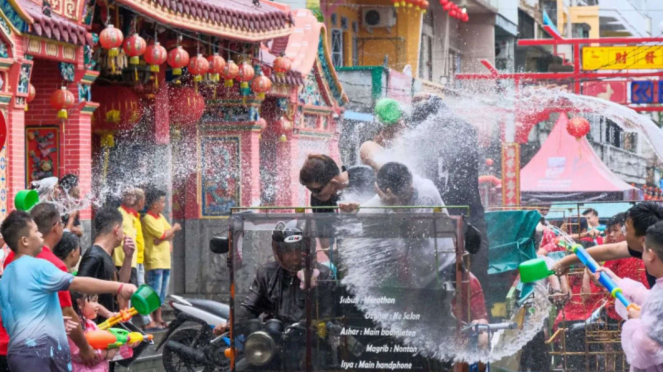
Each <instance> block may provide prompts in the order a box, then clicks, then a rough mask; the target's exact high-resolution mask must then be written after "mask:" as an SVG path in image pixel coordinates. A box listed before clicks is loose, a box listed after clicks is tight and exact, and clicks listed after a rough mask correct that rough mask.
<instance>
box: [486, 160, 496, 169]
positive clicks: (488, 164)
mask: <svg viewBox="0 0 663 372" xmlns="http://www.w3.org/2000/svg"><path fill="white" fill-rule="evenodd" d="M493 163H494V162H493V159H491V158H488V159H486V166H488V167H492V166H493Z"/></svg>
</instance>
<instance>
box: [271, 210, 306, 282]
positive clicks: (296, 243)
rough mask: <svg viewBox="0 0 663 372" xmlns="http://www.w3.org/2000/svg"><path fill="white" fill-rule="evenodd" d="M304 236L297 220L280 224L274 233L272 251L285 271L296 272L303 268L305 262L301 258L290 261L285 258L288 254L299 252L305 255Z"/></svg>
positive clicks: (290, 259)
mask: <svg viewBox="0 0 663 372" xmlns="http://www.w3.org/2000/svg"><path fill="white" fill-rule="evenodd" d="M303 242H304V235H303V234H302V230H301V229H300V228H299V227H298V226H297V220H292V221H290V222H288V223H285V222H278V223H277V224H276V226H275V227H274V231H273V232H272V250H273V252H274V258H275V259H276V261H277V262H278V263H279V264H280V265H281V267H283V268H284V269H286V270H288V271H291V272H296V271H299V270H300V269H301V268H302V267H303V263H304V261H303V260H302V259H301V256H297V258H296V259H295V258H292V257H293V256H289V257H290V258H289V259H286V258H285V257H284V255H285V254H287V253H292V252H298V253H303Z"/></svg>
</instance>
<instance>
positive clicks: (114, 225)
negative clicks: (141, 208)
mask: <svg viewBox="0 0 663 372" xmlns="http://www.w3.org/2000/svg"><path fill="white" fill-rule="evenodd" d="M94 231H95V232H96V233H97V236H96V238H95V239H94V245H92V247H91V248H90V249H88V250H87V252H85V254H84V255H83V258H82V259H81V263H80V265H79V267H78V274H77V275H78V276H88V277H92V278H97V279H102V280H112V281H120V280H119V274H118V272H117V269H116V268H115V263H113V258H112V256H111V254H112V253H113V250H114V249H115V247H118V246H120V243H122V241H123V240H124V238H125V237H124V232H123V231H122V214H121V213H120V212H119V211H118V210H117V209H113V208H103V209H101V210H99V211H98V212H97V213H96V216H95V218H94ZM123 249H124V255H125V257H124V260H125V261H127V260H128V262H129V266H130V265H131V259H132V257H133V254H134V251H135V246H134V245H133V244H124V247H123ZM124 266H126V265H124ZM99 304H101V305H103V307H105V308H106V309H107V310H108V311H105V310H104V309H100V312H99V317H97V322H98V323H101V322H103V321H105V320H106V319H107V318H108V317H109V316H110V315H111V313H115V312H117V311H119V308H118V305H117V302H116V301H115V296H113V295H112V294H101V295H99Z"/></svg>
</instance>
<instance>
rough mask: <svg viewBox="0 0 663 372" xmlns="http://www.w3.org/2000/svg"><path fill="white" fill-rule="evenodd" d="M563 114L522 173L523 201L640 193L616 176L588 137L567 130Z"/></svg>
mask: <svg viewBox="0 0 663 372" xmlns="http://www.w3.org/2000/svg"><path fill="white" fill-rule="evenodd" d="M568 120H569V119H568V117H567V116H566V114H564V113H562V114H560V115H559V119H558V120H557V123H555V127H554V128H553V130H552V132H551V133H550V136H549V137H548V139H547V140H546V142H545V143H544V144H543V145H542V146H541V149H540V150H539V152H537V153H536V155H535V156H534V158H532V160H531V161H530V162H529V163H528V164H527V165H526V166H525V167H524V168H523V169H522V170H521V173H520V191H521V194H522V195H523V201H524V202H526V201H527V199H538V200H541V201H562V200H567V201H570V200H573V201H587V200H633V199H636V198H637V190H636V189H635V188H634V187H632V186H630V185H629V184H627V183H626V182H624V181H622V180H621V179H620V178H619V177H618V176H617V175H616V174H614V173H612V171H610V169H608V167H607V166H606V165H605V164H603V162H602V161H601V159H600V158H599V157H598V155H596V153H595V152H594V149H592V146H591V145H590V144H589V142H588V141H587V139H586V138H581V139H579V140H578V139H576V138H575V137H573V136H571V135H570V134H569V133H568V132H567V131H566V125H567V123H568Z"/></svg>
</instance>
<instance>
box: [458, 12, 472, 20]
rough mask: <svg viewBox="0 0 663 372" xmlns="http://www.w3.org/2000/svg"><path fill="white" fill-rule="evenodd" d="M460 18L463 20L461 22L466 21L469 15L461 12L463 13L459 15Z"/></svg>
mask: <svg viewBox="0 0 663 372" xmlns="http://www.w3.org/2000/svg"><path fill="white" fill-rule="evenodd" d="M460 20H461V21H463V22H467V21H469V20H470V16H469V15H467V13H463V15H462V16H461V18H460Z"/></svg>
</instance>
